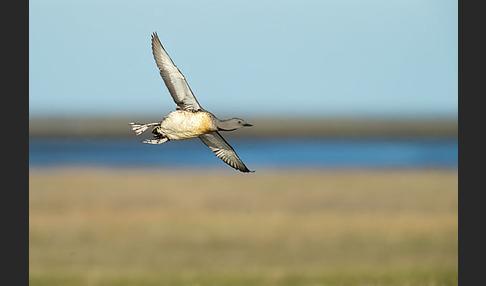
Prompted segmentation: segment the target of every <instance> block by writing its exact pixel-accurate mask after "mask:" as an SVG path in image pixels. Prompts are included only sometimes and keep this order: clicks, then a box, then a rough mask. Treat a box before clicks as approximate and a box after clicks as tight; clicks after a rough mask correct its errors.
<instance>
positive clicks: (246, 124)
mask: <svg viewBox="0 0 486 286" xmlns="http://www.w3.org/2000/svg"><path fill="white" fill-rule="evenodd" d="M243 126H248V127H250V126H253V124H249V123H245V125H243Z"/></svg>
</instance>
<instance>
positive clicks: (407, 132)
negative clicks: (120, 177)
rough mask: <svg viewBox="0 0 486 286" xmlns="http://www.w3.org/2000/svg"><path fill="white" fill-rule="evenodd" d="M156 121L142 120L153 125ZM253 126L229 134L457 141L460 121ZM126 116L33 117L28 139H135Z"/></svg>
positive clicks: (258, 122)
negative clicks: (444, 139) (452, 139)
mask: <svg viewBox="0 0 486 286" xmlns="http://www.w3.org/2000/svg"><path fill="white" fill-rule="evenodd" d="M153 120H154V119H153V118H139V119H138V121H139V122H149V121H150V122H152V121H153ZM247 121H248V122H251V123H252V124H253V125H254V127H252V128H246V129H245V130H238V131H235V132H230V133H231V135H230V136H231V137H248V138H255V137H257V138H267V137H273V138H275V137H318V138H457V135H458V121H457V118H445V119H388V118H383V119H381V118H371V119H370V118H366V119H359V118H352V119H348V118H318V119H303V118H296V119H281V118H253V119H251V118H249V119H248V120H247ZM128 122H129V120H128V119H127V118H126V117H123V118H122V117H112V118H67V117H31V118H29V136H30V137H34V138H44V137H47V138H48V137H80V138H82V137H129V136H134V134H133V132H132V131H131V130H130V128H129V126H128Z"/></svg>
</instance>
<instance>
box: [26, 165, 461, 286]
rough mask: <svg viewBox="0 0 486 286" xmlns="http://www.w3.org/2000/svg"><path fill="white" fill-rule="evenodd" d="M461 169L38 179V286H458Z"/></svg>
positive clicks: (33, 227)
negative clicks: (458, 188)
mask: <svg viewBox="0 0 486 286" xmlns="http://www.w3.org/2000/svg"><path fill="white" fill-rule="evenodd" d="M457 183H458V178H457V171H456V170H388V171H383V170H382V171H378V170H376V171H359V170H354V171H353V170H350V171H304V170H301V171H295V172H290V171H288V172H283V173H265V172H259V173H255V174H250V175H248V174H239V173H236V172H223V173H217V172H212V171H208V172H198V173H196V174H194V173H189V172H167V171H163V170H157V171H154V170H102V169H93V170H80V169H65V170H31V172H30V179H29V184H30V197H29V202H30V216H29V220H30V226H29V228H30V236H29V246H30V248H29V252H30V254H29V268H30V269H29V270H30V285H31V286H33V285H49V286H53V285H74V286H76V285H83V286H87V285H88V286H89V285H430V286H432V285H434V286H437V285H457V284H458V281H457V280H458V270H457V269H458V268H457V267H458V265H457V263H458V259H457V251H458V216H457V211H458V208H457V203H458V199H457Z"/></svg>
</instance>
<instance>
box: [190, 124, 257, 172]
mask: <svg viewBox="0 0 486 286" xmlns="http://www.w3.org/2000/svg"><path fill="white" fill-rule="evenodd" d="M199 139H201V141H202V142H204V144H206V145H207V146H208V147H209V149H211V151H213V152H214V155H216V157H218V158H220V159H221V160H223V162H225V163H226V164H228V165H230V166H231V167H233V168H235V169H237V170H239V171H241V172H244V173H248V172H254V171H250V170H249V169H248V168H247V167H246V166H245V164H244V163H243V162H242V161H241V159H240V158H239V157H238V155H236V152H235V150H234V149H233V148H232V147H231V146H230V145H229V144H228V142H226V140H224V138H223V137H222V136H221V134H219V132H218V131H214V132H211V133H207V134H203V135H199Z"/></svg>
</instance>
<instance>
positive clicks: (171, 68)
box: [129, 32, 254, 173]
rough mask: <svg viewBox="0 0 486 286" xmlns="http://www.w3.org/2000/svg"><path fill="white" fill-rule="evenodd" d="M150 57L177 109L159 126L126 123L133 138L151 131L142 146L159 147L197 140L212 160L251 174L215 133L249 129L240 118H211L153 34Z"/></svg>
mask: <svg viewBox="0 0 486 286" xmlns="http://www.w3.org/2000/svg"><path fill="white" fill-rule="evenodd" d="M152 53H153V56H154V59H155V63H156V64H157V67H158V68H159V71H160V75H161V76H162V79H163V80H164V83H165V85H166V86H167V88H168V89H169V93H170V95H171V96H172V98H173V99H174V102H175V103H176V104H177V107H176V110H174V111H172V112H170V113H169V114H168V115H167V116H166V117H165V118H163V119H162V121H160V122H155V123H147V124H142V123H133V122H131V123H129V125H130V126H131V128H132V130H133V131H135V134H136V135H140V134H142V133H143V132H144V131H145V130H147V129H149V128H152V134H153V137H154V138H155V139H150V140H142V143H148V144H162V143H164V142H167V141H170V140H184V139H189V138H194V137H199V139H201V141H202V142H203V143H204V144H206V145H207V146H208V147H209V149H211V151H213V152H214V155H216V157H218V158H220V159H221V160H223V162H225V163H226V164H228V165H229V166H231V167H233V168H235V169H236V170H239V171H241V172H244V173H248V172H254V171H250V170H249V169H248V168H247V167H246V166H245V164H244V163H243V161H241V159H240V158H239V157H238V155H237V154H236V152H235V150H234V149H233V147H231V146H230V145H229V144H228V142H226V140H224V138H223V137H222V136H221V134H220V133H219V131H232V130H235V129H238V128H242V127H248V126H253V125H251V124H249V123H246V122H245V120H243V119H240V118H231V119H226V120H220V119H218V118H217V117H216V116H215V115H214V114H212V113H211V112H209V111H207V110H205V109H204V108H202V107H201V105H200V104H199V102H198V101H197V99H196V97H195V96H194V94H193V93H192V90H191V88H190V87H189V85H188V84H187V82H186V79H185V78H184V75H182V73H181V71H180V70H179V68H177V66H176V65H175V64H174V62H173V61H172V59H171V58H170V57H169V54H167V52H166V51H165V49H164V47H163V46H162V44H161V42H160V40H159V37H158V36H157V33H156V32H155V33H153V34H152Z"/></svg>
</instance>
